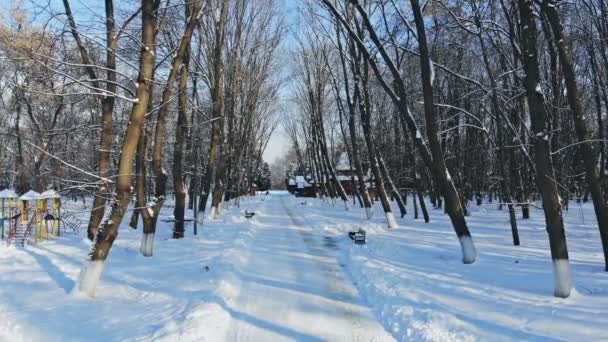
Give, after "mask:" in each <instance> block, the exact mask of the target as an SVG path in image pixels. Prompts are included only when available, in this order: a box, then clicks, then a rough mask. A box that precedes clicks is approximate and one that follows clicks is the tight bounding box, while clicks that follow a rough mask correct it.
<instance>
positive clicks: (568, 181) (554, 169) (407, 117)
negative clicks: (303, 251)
mask: <svg viewBox="0 0 608 342" xmlns="http://www.w3.org/2000/svg"><path fill="white" fill-rule="evenodd" d="M300 10H301V11H302V13H303V14H304V15H303V16H302V17H305V18H306V20H305V25H304V26H305V27H306V28H305V29H303V30H302V32H301V33H300V34H299V36H298V42H297V44H296V45H297V48H296V49H295V51H294V55H295V57H294V58H293V59H294V64H295V67H294V68H293V88H294V100H295V102H296V104H297V108H296V109H295V110H294V114H293V115H291V116H290V117H288V118H287V119H286V123H285V130H286V132H287V135H288V136H289V138H290V140H291V142H292V145H293V148H292V152H291V158H292V160H293V161H294V162H295V163H297V164H298V165H302V166H305V167H307V168H309V169H311V170H312V171H311V172H312V173H313V174H314V176H315V177H314V178H315V179H317V180H319V182H318V183H316V184H315V186H316V187H317V189H316V191H317V192H318V193H319V194H320V196H323V197H327V198H331V199H337V200H340V199H341V200H343V201H344V202H345V204H346V203H347V202H348V197H347V196H346V195H347V194H346V193H345V191H344V189H343V187H342V186H341V184H340V181H338V178H337V177H336V173H335V170H334V169H333V166H332V160H331V159H332V158H334V156H335V153H336V151H346V152H347V153H348V156H349V159H350V163H351V166H352V167H353V169H354V170H355V172H354V173H353V175H352V182H353V184H356V185H357V186H356V187H355V191H354V201H355V203H358V205H360V206H361V207H364V208H368V209H369V208H370V207H371V205H372V202H373V200H374V198H373V197H377V199H378V200H379V201H380V203H381V206H382V208H383V210H384V213H385V214H386V219H387V222H388V227H389V228H394V227H396V226H397V222H396V220H395V219H394V213H393V212H392V207H391V202H394V203H395V204H396V205H397V207H398V208H399V212H400V214H401V216H404V215H406V206H405V203H406V201H407V199H408V197H409V196H410V195H411V197H412V201H414V208H415V213H414V217H415V218H416V219H417V218H418V208H420V211H422V214H423V216H424V219H425V221H427V222H428V221H429V220H430V217H429V212H428V210H427V209H426V207H425V202H424V200H423V199H424V196H426V195H428V196H430V200H431V203H432V205H433V206H434V207H435V208H443V209H444V210H445V212H446V213H447V215H448V216H449V218H450V220H451V223H452V226H453V229H454V232H455V233H456V236H457V238H458V240H459V242H460V245H461V247H462V255H463V262H464V263H465V264H469V263H474V262H475V260H476V257H477V251H476V249H475V245H474V242H473V241H474V240H473V237H472V235H474V234H472V233H471V231H470V230H469V227H468V225H467V219H466V217H467V216H468V214H469V210H468V208H467V206H469V205H471V203H477V204H478V205H479V204H481V203H482V202H483V201H484V199H485V200H488V201H492V200H497V203H498V204H499V206H500V208H501V209H503V208H505V209H506V212H507V213H508V218H509V221H510V228H511V235H512V239H513V244H514V245H516V246H517V245H519V244H520V237H519V233H518V219H519V217H521V218H522V219H524V220H525V219H527V218H529V215H530V207H531V206H538V207H542V209H543V213H544V216H545V219H546V228H547V233H548V238H549V245H550V251H551V256H552V260H553V271H554V275H555V296H558V297H568V296H569V294H570V291H571V288H572V280H571V275H570V273H571V272H570V264H569V261H568V249H567V242H566V236H565V227H564V221H563V210H565V209H567V206H568V201H569V200H577V201H584V202H586V201H588V200H591V201H592V202H593V208H594V210H595V215H596V218H597V227H598V229H599V232H600V237H601V245H602V248H603V251H604V262H605V263H606V265H607V266H606V267H607V268H606V270H607V271H608V216H607V215H608V211H607V208H606V200H607V194H606V190H607V184H608V183H607V177H606V173H607V158H606V139H605V135H606V128H605V124H604V120H605V117H606V112H607V111H608V96H607V94H608V88H607V81H608V55H607V52H606V51H608V49H607V48H606V44H607V42H608V40H607V38H608V3H606V2H605V1H603V0H576V1H559V0H535V1H531V0H518V1H505V0H488V1H478V0H429V1H423V2H421V1H418V0H407V1H405V0H403V1H397V0H314V1H313V0H311V1H308V2H306V4H303V5H302V6H301V9H300ZM328 146H329V148H328ZM368 170H369V173H370V174H371V175H372V176H371V177H370V176H367V174H368ZM366 179H373V186H372V187H371V188H373V189H374V193H375V195H376V196H370V189H371V188H370V186H369V184H366V182H365V180H366ZM517 210H521V214H518V213H517ZM368 213H369V210H368Z"/></svg>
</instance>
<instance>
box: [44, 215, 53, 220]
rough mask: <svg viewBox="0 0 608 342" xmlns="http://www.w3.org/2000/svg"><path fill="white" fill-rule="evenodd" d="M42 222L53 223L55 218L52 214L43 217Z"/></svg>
mask: <svg viewBox="0 0 608 342" xmlns="http://www.w3.org/2000/svg"><path fill="white" fill-rule="evenodd" d="M44 220H45V221H55V216H53V215H52V214H46V215H44Z"/></svg>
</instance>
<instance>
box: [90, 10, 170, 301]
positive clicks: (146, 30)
mask: <svg viewBox="0 0 608 342" xmlns="http://www.w3.org/2000/svg"><path fill="white" fill-rule="evenodd" d="M159 3H160V1H158V0H142V45H143V46H142V50H141V57H140V66H139V75H138V78H137V92H136V94H137V102H135V103H134V104H133V108H132V110H131V116H130V119H129V124H128V126H127V130H126V133H125V137H124V140H123V143H122V149H121V151H122V152H121V154H120V162H119V164H118V176H117V178H116V179H117V182H116V199H115V200H114V203H113V204H112V213H111V215H110V218H109V220H108V221H106V222H104V223H103V226H102V227H101V228H100V229H99V230H98V231H97V234H96V235H95V239H94V240H93V245H92V247H91V252H90V254H89V261H88V263H87V264H86V265H85V266H84V268H83V269H82V270H81V273H80V277H79V280H78V289H79V290H80V291H82V292H84V293H85V294H87V295H89V296H91V297H92V296H94V295H95V290H96V288H97V285H98V283H99V279H100V277H101V273H102V272H103V268H104V265H105V261H106V258H107V257H108V255H109V253H110V250H111V248H112V244H113V243H114V240H115V239H116V237H117V236H118V227H120V223H121V222H122V219H123V217H124V214H125V212H126V211H127V208H128V206H129V202H130V199H131V180H132V173H133V159H134V158H135V152H136V151H137V145H138V142H139V138H140V136H141V130H142V127H143V124H144V120H145V116H146V112H147V108H148V102H149V101H150V96H151V88H152V82H151V80H152V78H153V74H154V64H155V51H156V44H155V40H156V37H155V31H156V16H157V13H156V11H157V10H158V6H159Z"/></svg>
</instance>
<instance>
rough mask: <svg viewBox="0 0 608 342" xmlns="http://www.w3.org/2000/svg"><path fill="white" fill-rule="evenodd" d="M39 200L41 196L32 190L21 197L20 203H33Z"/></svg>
mask: <svg viewBox="0 0 608 342" xmlns="http://www.w3.org/2000/svg"><path fill="white" fill-rule="evenodd" d="M37 199H40V194H39V193H37V192H36V191H34V190H30V191H28V192H26V193H25V194H23V195H21V197H19V200H20V201H33V200H37Z"/></svg>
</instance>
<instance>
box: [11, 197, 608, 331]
mask: <svg viewBox="0 0 608 342" xmlns="http://www.w3.org/2000/svg"><path fill="white" fill-rule="evenodd" d="M262 198H263V197H258V198H256V199H252V200H248V201H244V202H243V203H241V208H229V209H227V210H226V211H224V214H223V216H222V219H221V220H217V221H209V220H206V221H205V223H204V226H203V227H202V228H200V234H199V235H198V236H197V237H194V236H192V232H191V231H188V234H187V238H186V239H184V240H179V241H178V240H173V239H170V235H171V232H170V228H169V227H168V226H167V225H165V224H161V225H160V227H159V232H158V234H157V241H156V248H155V255H154V257H153V258H144V257H142V256H141V255H140V254H139V252H138V249H139V241H140V238H141V235H140V233H141V231H133V230H131V229H130V228H127V226H126V225H124V226H123V227H122V229H121V232H120V235H119V238H118V240H117V241H116V243H115V247H114V249H113V250H112V253H111V254H110V257H109V260H108V264H107V266H106V268H105V271H104V274H103V276H102V284H101V285H100V287H99V288H98V291H97V296H96V298H95V299H90V298H86V297H84V296H81V295H78V294H75V293H73V291H72V290H73V288H74V284H75V281H76V279H77V277H78V272H79V270H80V267H81V265H82V263H83V260H84V257H85V255H86V253H87V252H88V249H89V243H88V240H87V239H86V238H85V234H84V232H82V233H81V235H79V236H76V235H73V234H72V235H68V234H66V235H64V236H62V237H61V238H59V239H57V240H54V241H49V242H46V243H42V244H38V245H29V246H27V247H26V248H17V247H8V248H7V247H6V246H5V244H4V243H2V244H1V245H0V341H21V340H24V341H59V340H60V341H82V340H111V341H121V340H129V341H149V340H159V341H223V340H226V341H278V340H298V341H301V340H305V341H326V340H331V341H370V340H374V341H385V340H393V339H396V340H400V341H419V340H421V341H454V340H458V341H460V340H465V341H466V340H480V341H499V340H543V341H545V340H571V341H588V340H608V331H607V330H606V329H605V322H604V321H605V317H607V316H606V315H607V314H608V273H605V272H603V265H602V254H601V246H600V242H599V236H598V232H597V228H596V226H595V220H594V215H593V210H592V208H591V206H590V205H585V206H583V207H579V206H578V205H577V204H575V203H573V204H571V208H570V211H569V212H567V213H566V215H567V217H566V222H567V237H568V242H569V248H570V256H571V260H572V265H573V272H574V276H575V283H576V288H577V291H576V292H575V293H574V294H573V296H572V297H571V298H568V299H565V300H564V299H556V298H554V297H553V296H552V290H553V287H552V273H551V260H550V257H549V252H548V242H547V237H546V233H545V231H544V227H543V219H542V213H541V212H540V211H538V210H533V211H532V219H530V220H526V221H524V220H520V221H519V223H520V236H521V241H522V245H521V246H519V247H514V246H512V244H511V237H510V228H509V224H508V217H507V213H506V212H504V211H498V210H496V206H495V205H490V204H487V205H484V206H481V207H476V206H474V207H472V211H473V212H472V216H471V217H470V218H469V219H468V222H469V225H470V228H471V231H472V234H473V238H474V240H475V243H476V244H477V249H478V252H479V253H480V255H479V258H478V261H477V262H476V263H475V264H473V265H463V264H462V263H461V261H460V260H461V255H460V247H459V245H458V242H457V239H456V237H455V234H454V233H453V231H452V229H451V226H450V225H449V221H448V218H447V216H445V215H444V214H443V212H442V211H437V210H431V222H430V223H428V224H425V223H424V222H423V221H422V220H420V221H414V220H412V216H411V214H408V216H406V217H405V218H403V219H399V220H398V221H399V224H400V228H398V229H393V230H388V229H385V228H384V226H385V222H384V221H385V220H384V217H383V215H382V212H381V209H380V208H379V207H377V208H375V211H376V213H375V215H374V217H373V219H372V220H371V222H366V221H365V220H364V219H363V218H364V217H365V214H364V211H362V210H360V209H352V210H351V211H349V212H345V211H344V209H343V206H342V205H340V204H337V205H336V206H335V207H332V206H331V205H329V204H328V203H325V202H323V201H321V200H311V199H307V200H305V199H301V198H300V199H297V198H293V197H290V196H287V195H285V194H281V193H272V194H271V195H270V196H268V198H266V199H265V200H264V201H262V200H261V199H262ZM303 204H304V205H303ZM69 205H70V209H71V210H74V211H77V210H81V209H80V208H79V207H78V205H77V204H73V203H69ZM245 209H247V210H250V211H251V210H255V211H256V216H255V217H254V218H253V219H251V220H246V219H245V218H243V217H242V216H243V215H242V213H243V211H244V210H245ZM409 209H410V212H411V211H412V210H411V208H409ZM171 210H172V209H171V208H165V209H164V210H163V213H162V214H163V215H167V216H168V215H170V214H171ZM81 215H82V217H83V218H84V217H87V214H86V212H83V213H82V214H81ZM358 227H363V228H365V229H366V230H367V231H368V243H367V244H366V245H365V246H356V245H353V244H352V242H351V241H350V240H349V239H348V238H347V237H346V232H347V231H348V230H350V229H353V228H358ZM188 229H191V227H189V228H188Z"/></svg>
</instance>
